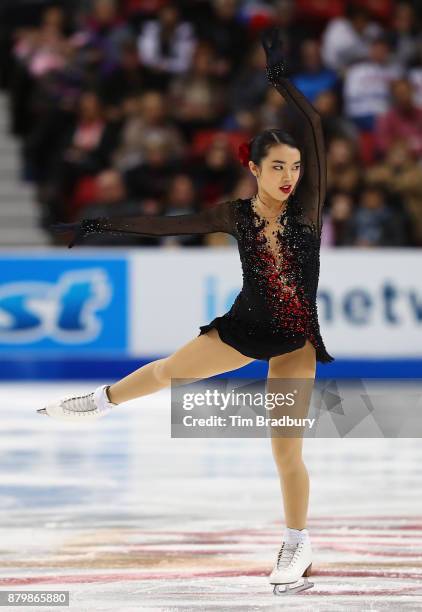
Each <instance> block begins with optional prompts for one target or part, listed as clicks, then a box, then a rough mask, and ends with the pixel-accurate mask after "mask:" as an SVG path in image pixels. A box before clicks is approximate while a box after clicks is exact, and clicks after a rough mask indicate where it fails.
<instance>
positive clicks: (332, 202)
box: [323, 191, 354, 246]
mask: <svg viewBox="0 0 422 612" xmlns="http://www.w3.org/2000/svg"><path fill="white" fill-rule="evenodd" d="M353 202H354V199H353V196H352V195H351V194H350V193H347V192H342V191H337V192H334V193H332V194H331V197H330V198H329V202H328V204H329V211H330V212H329V215H327V217H328V218H327V219H326V220H325V221H324V224H325V223H326V222H327V221H328V223H329V225H330V238H331V243H330V246H350V245H351V242H352V236H351V219H352V216H353V214H354V206H353ZM323 227H324V226H323Z"/></svg>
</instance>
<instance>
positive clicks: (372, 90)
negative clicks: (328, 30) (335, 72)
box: [343, 35, 404, 131]
mask: <svg viewBox="0 0 422 612" xmlns="http://www.w3.org/2000/svg"><path fill="white" fill-rule="evenodd" d="M369 53H370V55H369V58H368V60H367V61H363V62H359V63H357V64H354V65H353V66H350V67H349V68H348V69H347V70H346V75H345V79H344V84H343V100H344V114H345V115H346V117H348V118H349V119H351V120H352V121H353V122H354V123H355V124H356V125H357V127H358V128H359V129H361V130H362V131H372V130H373V128H374V124H375V120H376V118H377V116H378V115H381V114H383V113H386V112H387V111H388V110H389V108H390V106H391V93H390V85H391V82H392V81H393V80H395V79H398V78H400V77H401V76H402V75H403V73H404V69H403V66H401V65H400V64H398V63H397V62H396V61H395V60H394V59H392V58H391V54H390V46H389V43H388V40H387V38H386V37H385V36H384V35H379V36H377V37H376V38H375V39H374V40H373V41H372V43H371V45H370V48H369Z"/></svg>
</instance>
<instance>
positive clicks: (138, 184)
mask: <svg viewBox="0 0 422 612" xmlns="http://www.w3.org/2000/svg"><path fill="white" fill-rule="evenodd" d="M143 150H144V160H143V162H142V163H141V164H139V165H137V166H134V167H132V168H130V169H129V170H127V171H126V172H125V174H124V176H125V181H126V184H127V186H128V189H129V195H130V196H131V197H132V198H134V199H136V200H143V199H146V198H152V199H155V200H160V201H161V200H162V199H163V197H165V194H166V193H167V190H168V186H169V184H170V182H171V180H172V178H173V176H174V174H175V173H176V172H178V171H180V166H181V162H180V163H179V162H178V161H177V160H175V159H174V158H172V157H171V154H170V151H169V148H168V146H167V142H166V140H165V139H164V138H161V137H160V136H159V135H158V137H157V138H150V139H149V140H148V141H147V142H146V143H145V144H144V149H143Z"/></svg>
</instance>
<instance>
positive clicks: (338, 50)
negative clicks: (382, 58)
mask: <svg viewBox="0 0 422 612" xmlns="http://www.w3.org/2000/svg"><path fill="white" fill-rule="evenodd" d="M381 31H382V30H381V27H380V26H379V24H377V23H374V22H371V21H370V15H369V12H368V9H366V8H365V7H364V6H354V5H349V6H348V8H347V10H346V13H345V16H344V17H336V18H335V19H332V20H331V21H329V22H328V24H327V27H326V29H325V31H324V33H323V35H322V47H321V55H322V59H323V62H324V64H325V66H326V67H327V68H331V69H332V70H336V71H337V72H338V73H340V75H343V73H344V70H345V69H346V68H347V66H349V65H350V64H352V63H353V62H356V61H359V60H363V59H366V58H367V57H368V55H369V44H370V40H371V37H374V36H375V35H377V34H379V33H380V32H381Z"/></svg>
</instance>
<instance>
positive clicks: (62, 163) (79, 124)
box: [49, 91, 119, 220]
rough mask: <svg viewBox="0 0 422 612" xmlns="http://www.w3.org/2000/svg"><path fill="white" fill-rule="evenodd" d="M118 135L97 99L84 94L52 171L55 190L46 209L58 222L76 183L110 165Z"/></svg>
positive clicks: (89, 94) (63, 215)
mask: <svg viewBox="0 0 422 612" xmlns="http://www.w3.org/2000/svg"><path fill="white" fill-rule="evenodd" d="M118 132H119V126H118V125H116V124H114V123H112V122H107V121H106V120H105V117H104V108H103V105H102V104H101V101H100V100H99V98H98V96H97V95H96V94H95V93H94V92H90V91H87V92H84V93H83V94H82V96H81V98H80V100H79V107H78V113H77V116H76V117H75V119H74V121H73V122H72V124H71V125H70V127H69V128H68V130H67V132H66V133H65V134H64V136H63V141H62V146H61V148H60V150H59V157H58V159H57V161H56V164H55V167H53V168H52V177H51V180H52V182H53V184H54V187H53V189H52V195H51V197H52V201H51V202H50V203H49V207H50V209H51V211H52V212H53V211H54V215H55V217H56V219H57V220H60V219H65V218H66V217H67V214H68V206H69V202H70V201H71V197H72V195H73V193H74V189H75V187H76V183H77V181H78V180H79V179H81V178H83V177H84V176H86V175H96V174H97V173H98V172H100V171H101V170H103V169H104V168H107V167H108V166H109V165H110V160H111V156H112V153H113V151H114V149H115V147H116V144H117V137H118Z"/></svg>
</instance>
